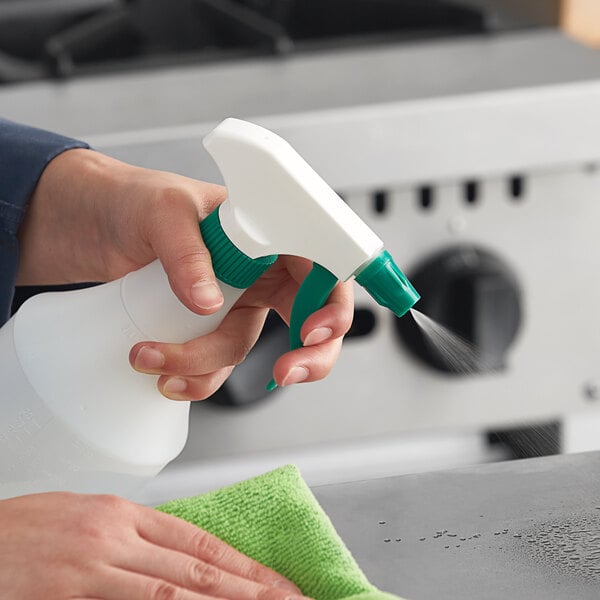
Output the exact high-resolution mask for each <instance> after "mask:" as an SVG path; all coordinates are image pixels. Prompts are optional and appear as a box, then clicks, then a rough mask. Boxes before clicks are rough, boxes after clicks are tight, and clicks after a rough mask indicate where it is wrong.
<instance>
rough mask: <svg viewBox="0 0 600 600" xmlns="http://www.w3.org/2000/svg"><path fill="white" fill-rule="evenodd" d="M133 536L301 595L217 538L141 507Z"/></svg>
mask: <svg viewBox="0 0 600 600" xmlns="http://www.w3.org/2000/svg"><path fill="white" fill-rule="evenodd" d="M141 508H142V511H141V513H140V514H141V516H142V517H143V518H140V519H139V520H138V522H137V532H138V535H139V536H140V537H142V538H143V539H145V540H146V541H148V542H150V543H152V544H156V545H157V546H162V547H163V548H169V549H171V550H176V551H178V552H182V553H184V554H187V555H189V556H193V557H195V558H198V559H200V560H202V561H204V562H206V563H209V564H211V565H214V566H216V567H218V568H219V569H222V570H223V571H227V572H228V573H231V574H233V575H237V576H239V577H243V578H244V579H249V580H251V581H256V582H258V583H262V584H264V585H268V586H278V587H285V588H287V589H289V590H290V591H293V592H295V593H297V594H301V592H300V590H299V589H298V587H297V586H295V585H294V584H293V583H292V582H291V581H289V580H288V579H286V578H285V577H283V575H280V574H279V573H277V572H276V571H273V570H272V569H269V567H266V566H265V565H263V564H261V563H259V562H258V561H256V560H254V559H253V558H250V557H249V556H246V555H245V554H243V553H242V552H239V551H238V550H236V549H235V548H233V547H232V546H230V545H229V544H227V543H226V542H224V541H223V540H221V539H219V538H218V537H217V536H215V535H213V534H211V533H208V532H207V531H205V530H204V529H201V528H200V527H197V526H196V525H193V524H191V523H188V522H187V521H184V520H183V519H180V518H179V517H174V516H172V515H168V514H165V513H162V512H160V511H157V510H153V509H151V508H146V507H141Z"/></svg>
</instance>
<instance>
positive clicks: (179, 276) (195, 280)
mask: <svg viewBox="0 0 600 600" xmlns="http://www.w3.org/2000/svg"><path fill="white" fill-rule="evenodd" d="M153 229H154V231H153V234H152V239H151V240H150V243H151V245H152V247H153V249H154V251H155V252H156V256H157V257H158V258H159V259H160V261H161V263H162V265H163V268H164V270H165V272H166V273H167V277H168V278H169V284H170V285H171V289H172V290H173V292H174V293H175V295H176V296H177V297H178V298H179V300H180V301H181V302H182V303H183V304H185V306H187V307H188V308H189V309H190V310H192V311H194V312H195V313H198V314H211V313H214V312H216V311H217V310H218V309H219V308H220V307H221V305H222V304H223V294H222V293H221V290H220V288H219V286H218V285H217V280H216V277H215V273H214V271H213V268H212V261H211V257H210V253H209V251H208V249H207V247H206V245H205V244H204V242H203V241H202V235H201V234H200V225H199V218H198V211H197V209H196V207H195V206H194V205H193V204H192V203H189V204H188V203H181V204H178V205H176V206H173V205H171V206H170V208H169V210H168V211H165V212H163V214H162V215H161V216H160V218H159V219H157V222H156V224H155V227H154V228H153Z"/></svg>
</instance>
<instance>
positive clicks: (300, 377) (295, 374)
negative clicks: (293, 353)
mask: <svg viewBox="0 0 600 600" xmlns="http://www.w3.org/2000/svg"><path fill="white" fill-rule="evenodd" d="M307 377H308V369H307V368H306V367H292V368H291V369H290V370H289V372H288V374H287V375H286V376H285V377H284V379H283V383H282V384H281V385H284V386H285V385H292V384H293V383H300V382H301V381H304V380H305V379H306V378H307Z"/></svg>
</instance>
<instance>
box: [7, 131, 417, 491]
mask: <svg viewBox="0 0 600 600" xmlns="http://www.w3.org/2000/svg"><path fill="white" fill-rule="evenodd" d="M204 146H205V147H206V149H207V150H208V152H209V153H210V154H211V155H212V157H213V159H214V160H215V162H216V163H217V166H218V167H219V168H220V170H221V173H222V175H223V179H224V180H225V184H226V186H227V190H228V199H227V200H226V201H225V202H224V203H223V204H221V205H220V207H218V208H217V209H216V210H215V211H214V212H213V213H211V214H210V215H209V216H207V217H206V218H205V219H204V220H203V221H202V222H201V224H200V227H201V231H202V236H203V239H204V242H205V243H206V245H207V247H208V249H209V251H210V253H211V258H212V262H213V267H214V270H215V274H216V276H217V278H218V279H219V281H220V286H221V289H222V292H223V296H224V298H225V302H224V304H223V306H222V308H221V309H220V310H219V311H218V312H217V313H214V314H212V315H209V316H200V315H197V314H195V313H193V312H191V311H190V310H188V309H187V308H186V307H185V306H184V305H183V304H182V303H181V302H180V301H179V300H178V299H177V297H176V296H175V294H174V293H173V291H172V290H171V288H170V286H169V283H168V280H167V276H166V274H165V272H164V270H163V269H162V266H161V264H160V262H159V261H158V260H156V261H154V262H153V263H150V264H149V265H147V266H145V267H143V268H141V269H139V270H137V271H134V272H132V273H129V274H128V275H126V276H125V277H123V278H121V279H119V280H116V281H112V282H110V283H106V284H103V285H100V286H97V287H93V288H88V289H84V290H77V291H71V292H51V293H45V294H40V295H38V296H34V297H33V298H31V299H29V300H28V301H27V302H26V303H25V304H23V305H22V307H21V308H20V310H19V311H18V312H17V313H16V314H15V315H14V316H13V317H12V318H11V320H10V321H8V323H7V324H6V325H5V326H4V327H2V329H0V352H1V355H2V365H1V366H0V380H1V381H2V383H3V391H2V395H1V397H0V498H6V497H11V496H16V495H22V494H26V493H33V492H40V491H49V490H71V491H75V492H83V493H85V492H87V493H101V492H104V493H114V494H119V495H122V496H126V497H127V496H131V495H132V494H133V493H134V492H135V491H136V490H137V489H138V488H139V487H140V486H141V485H142V484H143V483H144V482H145V481H147V480H148V479H149V478H152V477H154V476H155V475H156V474H157V473H158V472H159V471H160V470H161V469H162V468H163V467H164V466H165V465H166V464H167V463H169V462H170V461H171V460H173V459H174V458H175V457H176V456H177V455H178V454H179V453H180V452H181V450H182V449H183V446H184V444H185V442H186V439H187V434H188V415H189V402H174V401H171V400H168V399H166V398H165V397H164V396H162V395H161V394H160V393H159V392H158V389H157V388H156V377H152V376H149V375H145V374H141V373H137V372H136V371H134V370H133V369H132V368H131V367H130V365H129V362H128V354H129V350H130V348H131V346H132V345H133V344H135V343H137V342H140V341H144V340H155V341H162V342H171V343H183V342H185V341H188V340H190V339H192V338H195V337H198V336H200V335H204V334H207V333H209V332H211V331H213V330H214V329H216V328H217V327H218V325H219V323H220V322H221V321H222V319H223V318H224V317H225V315H226V314H227V312H228V311H229V310H230V309H231V307H232V306H233V305H234V304H235V302H236V301H237V299H238V298H239V297H240V296H241V294H242V293H243V292H244V290H245V289H246V288H248V287H249V286H251V285H252V284H253V283H254V282H255V281H256V280H257V279H258V278H259V277H260V276H261V275H262V274H263V273H264V271H265V270H266V269H268V268H269V266H270V265H271V264H273V262H275V260H276V259H277V255H279V254H290V255H295V256H303V257H306V258H308V259H310V260H312V261H313V263H314V264H313V269H312V271H311V272H310V273H309V275H308V276H307V277H306V279H305V280H304V282H303V284H302V285H301V287H300V289H299V291H298V294H297V297H296V299H295V303H294V306H293V310H292V315H291V323H290V346H291V348H292V349H293V348H298V347H300V346H301V340H300V328H301V326H302V324H303V323H304V321H305V319H306V318H307V317H308V316H309V315H310V314H312V313H313V312H314V311H316V310H318V309H319V308H320V307H321V306H323V304H324V303H325V302H326V300H327V298H328V296H329V294H330V292H331V290H332V289H333V287H334V286H335V285H336V283H337V282H338V281H346V280H348V279H350V278H352V277H355V278H356V280H357V282H358V283H359V284H361V285H362V286H363V287H364V288H366V289H367V291H368V292H369V293H370V294H371V295H372V296H373V297H374V298H375V300H376V301H377V302H378V303H380V304H381V305H383V306H386V307H389V308H390V309H391V310H392V311H394V313H395V314H396V315H398V316H402V315H404V314H405V313H406V312H407V311H408V310H409V309H410V308H411V307H412V306H413V305H414V303H415V302H416V301H417V300H418V299H419V295H418V294H417V292H416V291H415V290H414V288H413V287H412V285H411V284H410V282H409V281H408V280H407V279H406V277H405V276H404V275H403V274H402V272H401V271H400V270H399V269H398V267H397V266H396V265H395V263H394V261H393V259H392V257H391V256H390V255H389V254H388V253H387V252H386V251H385V250H384V249H383V242H382V241H381V240H380V239H379V238H378V237H377V236H376V235H375V233H373V231H371V229H370V228H369V227H368V226H367V225H366V224H365V223H364V222H363V221H362V220H361V219H360V218H359V217H358V216H357V215H356V214H355V213H354V212H353V211H352V210H351V209H350V208H349V207H348V206H347V204H345V202H344V201H343V200H342V199H341V198H340V197H339V196H338V195H337V194H336V193H335V192H334V191H333V190H332V189H331V188H330V187H329V186H328V185H327V184H326V183H325V182H324V181H323V179H321V178H320V177H319V176H318V175H317V174H316V173H315V172H314V171H313V170H312V168H311V167H310V166H309V165H308V164H307V163H306V162H305V161H304V160H303V159H302V158H301V157H300V156H299V155H298V154H297V153H296V152H295V150H294V149H293V148H292V147H291V146H290V145H289V144H288V143H287V142H285V141H284V140H283V139H281V138H280V137H278V136H276V135H275V134H273V133H272V132H270V131H268V130H266V129H264V128H262V127H259V126H257V125H254V124H251V123H248V122H245V121H240V120H238V119H226V120H225V121H223V122H222V123H221V124H220V125H218V126H217V127H216V128H215V129H214V130H213V131H212V132H211V133H209V134H208V135H207V136H206V137H205V139H204ZM270 387H271V388H272V387H274V382H271V384H270Z"/></svg>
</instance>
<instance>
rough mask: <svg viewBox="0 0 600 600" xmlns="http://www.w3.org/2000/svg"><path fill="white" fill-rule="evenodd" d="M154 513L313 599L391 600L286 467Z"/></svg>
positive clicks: (295, 472) (292, 470)
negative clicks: (205, 534) (207, 536)
mask: <svg viewBox="0 0 600 600" xmlns="http://www.w3.org/2000/svg"><path fill="white" fill-rule="evenodd" d="M158 510H161V511H163V512H166V513H169V514H171V515H175V516H177V517H179V518H181V519H184V520H186V521H189V522H190V523H194V524H195V525H197V526H198V527H201V528H202V529H205V530H206V531H209V532H210V533H212V534H214V535H216V536H217V537H219V538H221V539H222V540H224V541H225V542H227V543H228V544H230V545H231V546H233V547H234V548H237V549H238V550H239V551H240V552H243V553H244V554H246V555H248V556H250V557H251V558H254V559H255V560H257V561H258V562H261V563H263V564H264V565H266V566H268V567H270V568H271V569H274V570H275V571H277V572H278V573H281V574H282V575H284V576H285V577H287V578H288V579H289V580H290V581H293V582H294V583H295V584H296V585H297V586H298V587H299V588H300V589H301V590H302V593H303V594H304V595H306V596H310V597H311V598H315V600H341V599H342V598H352V600H392V599H394V598H395V599H397V598H398V597H397V596H392V595H391V594H387V593H385V592H382V591H380V590H378V589H377V588H376V587H374V586H373V585H371V584H370V583H369V581H368V580H367V578H366V577H365V575H364V573H363V572H362V571H361V570H360V567H359V566H358V565H357V564H356V562H355V560H354V558H352V555H351V554H350V552H349V550H348V548H346V546H345V545H344V542H342V540H341V538H340V537H339V535H338V534H337V532H336V531H335V529H334V527H333V525H332V523H331V521H330V520H329V517H328V516H327V515H326V514H325V512H324V511H323V509H322V508H321V506H320V505H319V503H318V502H317V500H316V498H315V497H314V496H313V494H312V492H311V491H310V489H309V488H308V486H307V485H306V483H305V482H304V480H303V479H302V476H301V475H300V472H299V471H298V469H297V468H296V467H294V466H292V465H288V466H285V467H281V468H279V469H276V470H274V471H271V472H269V473H265V474H264V475H260V476H259V477H255V478H253V479H249V480H247V481H242V482H241V483H236V484H235V485H232V486H229V487H225V488H222V489H220V490H216V491H214V492H210V493H208V494H204V495H201V496H195V497H193V498H183V499H179V500H172V501H171V502H167V503H166V504H163V505H162V506H159V507H158Z"/></svg>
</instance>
